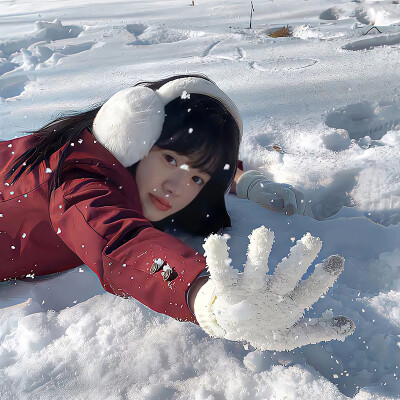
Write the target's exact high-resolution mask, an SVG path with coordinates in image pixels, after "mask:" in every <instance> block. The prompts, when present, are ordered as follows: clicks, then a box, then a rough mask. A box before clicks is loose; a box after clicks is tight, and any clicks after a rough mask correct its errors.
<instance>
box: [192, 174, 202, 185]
mask: <svg viewBox="0 0 400 400" xmlns="http://www.w3.org/2000/svg"><path fill="white" fill-rule="evenodd" d="M192 179H193V182H194V183H195V184H196V185H199V186H200V185H202V184H203V183H204V181H203V179H202V178H200V177H199V176H194V177H193V178H192Z"/></svg>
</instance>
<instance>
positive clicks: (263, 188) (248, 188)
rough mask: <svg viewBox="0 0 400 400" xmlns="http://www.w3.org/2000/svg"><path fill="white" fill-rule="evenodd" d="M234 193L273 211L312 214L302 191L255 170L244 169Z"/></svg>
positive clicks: (289, 213) (288, 213)
mask: <svg viewBox="0 0 400 400" xmlns="http://www.w3.org/2000/svg"><path fill="white" fill-rule="evenodd" d="M236 194H237V196H238V197H240V198H241V199H249V200H251V201H254V202H255V203H258V204H260V205H261V206H262V207H266V208H268V209H270V210H273V211H281V212H285V213H286V214H287V215H292V214H300V215H309V216H311V217H312V216H313V215H312V213H311V208H310V207H306V206H307V204H306V202H305V201H304V195H303V193H301V192H300V191H299V190H297V189H295V188H294V187H293V186H291V185H287V184H284V183H276V182H271V181H269V180H268V179H267V177H266V176H265V175H263V174H262V173H260V172H258V171H255V170H250V171H246V172H245V173H244V174H243V175H242V176H241V177H240V178H239V179H238V181H237V183H236Z"/></svg>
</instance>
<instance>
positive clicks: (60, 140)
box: [6, 74, 240, 235]
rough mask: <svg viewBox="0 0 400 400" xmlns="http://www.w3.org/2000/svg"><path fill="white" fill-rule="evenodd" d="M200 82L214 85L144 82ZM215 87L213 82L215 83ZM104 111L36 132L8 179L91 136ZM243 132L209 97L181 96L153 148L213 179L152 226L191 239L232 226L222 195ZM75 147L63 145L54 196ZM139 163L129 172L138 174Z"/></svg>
mask: <svg viewBox="0 0 400 400" xmlns="http://www.w3.org/2000/svg"><path fill="white" fill-rule="evenodd" d="M187 77H198V78H203V79H206V80H208V81H211V80H210V79H209V78H208V77H206V76H204V75H201V74H193V75H175V76H172V77H169V78H166V79H162V80H159V81H156V82H140V83H138V84H136V85H135V86H137V85H144V86H147V87H149V88H150V89H153V90H157V89H159V88H160V87H161V86H163V85H164V84H166V83H168V82H169V81H172V80H175V79H179V78H187ZM211 82H212V81H211ZM100 108H101V105H98V106H96V107H95V108H93V109H91V110H89V111H86V112H83V113H78V114H74V115H65V116H61V117H59V118H57V119H55V120H54V121H52V122H50V123H49V124H47V125H45V126H44V127H42V128H40V129H39V130H37V131H34V132H28V133H32V134H33V136H34V137H35V139H36V140H35V146H33V147H32V148H30V149H29V150H27V151H26V152H25V153H23V154H22V155H21V156H20V157H19V158H18V159H17V160H16V161H15V163H14V164H13V165H12V166H11V168H10V170H9V171H8V172H7V175H6V179H10V178H11V177H13V176H14V177H13V181H12V183H14V182H16V181H17V180H18V179H19V178H20V177H21V176H22V175H23V174H24V173H30V172H31V171H32V170H33V169H34V168H35V167H36V166H38V165H40V164H41V163H42V162H44V161H46V160H48V159H49V158H50V156H51V155H52V154H53V153H55V152H56V151H58V150H59V149H61V148H62V147H63V146H64V145H66V144H67V145H68V144H70V143H73V142H74V141H75V140H76V138H77V137H78V136H79V134H80V133H81V131H82V130H83V129H85V128H87V129H89V130H90V131H91V128H92V125H93V120H94V118H95V116H96V114H97V112H98V111H99V109H100ZM239 141H240V132H239V127H238V125H237V123H236V121H235V119H234V118H233V116H232V115H231V113H230V112H229V111H228V110H227V109H226V107H225V106H224V105H223V104H222V103H221V102H219V101H218V100H215V99H213V98H211V97H209V96H205V95H200V94H190V96H189V97H188V98H185V99H183V98H181V97H178V98H176V99H174V100H172V101H171V102H169V103H168V104H167V105H166V106H165V120H164V125H163V128H162V132H161V135H160V137H159V139H158V140H157V142H156V143H155V145H157V146H158V147H160V148H163V149H168V150H173V151H175V152H177V153H179V154H183V155H191V156H193V157H192V158H193V160H194V161H193V162H192V163H191V167H193V168H199V169H201V170H203V171H205V172H207V173H209V174H210V177H211V178H210V180H209V181H208V182H207V184H206V185H205V186H204V188H203V189H202V190H201V191H200V193H199V194H198V195H197V197H196V198H195V199H194V200H193V201H192V202H191V203H190V204H189V205H188V206H187V207H185V208H184V209H183V210H181V211H179V212H178V213H176V214H174V215H173V216H170V217H168V218H166V219H164V220H162V221H158V222H156V223H153V225H154V226H155V227H156V228H157V229H160V230H164V229H166V228H170V227H176V228H178V229H183V230H185V231H189V232H190V233H192V234H200V235H208V234H209V233H212V232H217V231H218V230H219V229H220V228H224V227H226V226H230V219H229V215H228V214H227V212H226V209H225V204H224V202H223V198H224V194H225V193H226V192H227V191H228V190H229V187H230V186H231V184H232V181H233V178H234V175H235V172H236V165H237V157H238V152H239ZM68 151H71V146H65V148H64V150H63V151H62V154H61V156H60V160H59V162H58V165H57V167H56V169H55V170H54V173H53V174H52V177H51V181H50V182H49V184H50V193H51V191H52V190H54V189H55V188H57V187H58V186H59V184H60V175H61V169H62V164H63V162H64V160H65V158H66V157H67V152H68ZM136 166H137V164H135V165H133V166H131V167H128V169H129V170H130V171H131V173H132V174H135V171H136Z"/></svg>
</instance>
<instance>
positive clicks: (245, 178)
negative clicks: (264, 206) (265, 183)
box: [236, 169, 268, 199]
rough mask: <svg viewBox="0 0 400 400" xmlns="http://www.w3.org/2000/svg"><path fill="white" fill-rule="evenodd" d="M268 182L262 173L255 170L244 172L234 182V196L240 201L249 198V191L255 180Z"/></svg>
mask: <svg viewBox="0 0 400 400" xmlns="http://www.w3.org/2000/svg"><path fill="white" fill-rule="evenodd" d="M260 179H262V180H268V178H267V177H266V176H265V175H263V174H262V173H260V172H258V171H256V170H253V169H252V170H250V171H246V172H245V173H244V174H242V176H241V177H240V178H239V179H238V181H237V182H236V195H237V197H239V198H240V199H248V198H249V189H250V186H251V184H252V183H253V182H254V181H256V180H260Z"/></svg>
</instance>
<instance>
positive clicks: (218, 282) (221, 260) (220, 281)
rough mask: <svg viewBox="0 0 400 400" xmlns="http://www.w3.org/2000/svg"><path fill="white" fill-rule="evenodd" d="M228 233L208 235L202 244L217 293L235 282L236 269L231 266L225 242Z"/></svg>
mask: <svg viewBox="0 0 400 400" xmlns="http://www.w3.org/2000/svg"><path fill="white" fill-rule="evenodd" d="M228 238H229V235H223V236H221V235H210V236H209V237H208V238H207V239H206V240H205V243H204V244H203V248H204V250H205V253H204V256H205V257H206V262H207V268H208V271H209V272H210V276H211V279H213V281H214V283H215V287H216V290H217V293H222V292H223V291H225V290H226V288H227V287H230V286H232V285H234V284H235V283H236V282H237V274H238V270H236V269H234V268H232V267H231V265H230V263H231V261H232V260H231V259H230V258H229V254H228V249H229V247H228V245H227V243H226V241H227V239H228Z"/></svg>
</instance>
